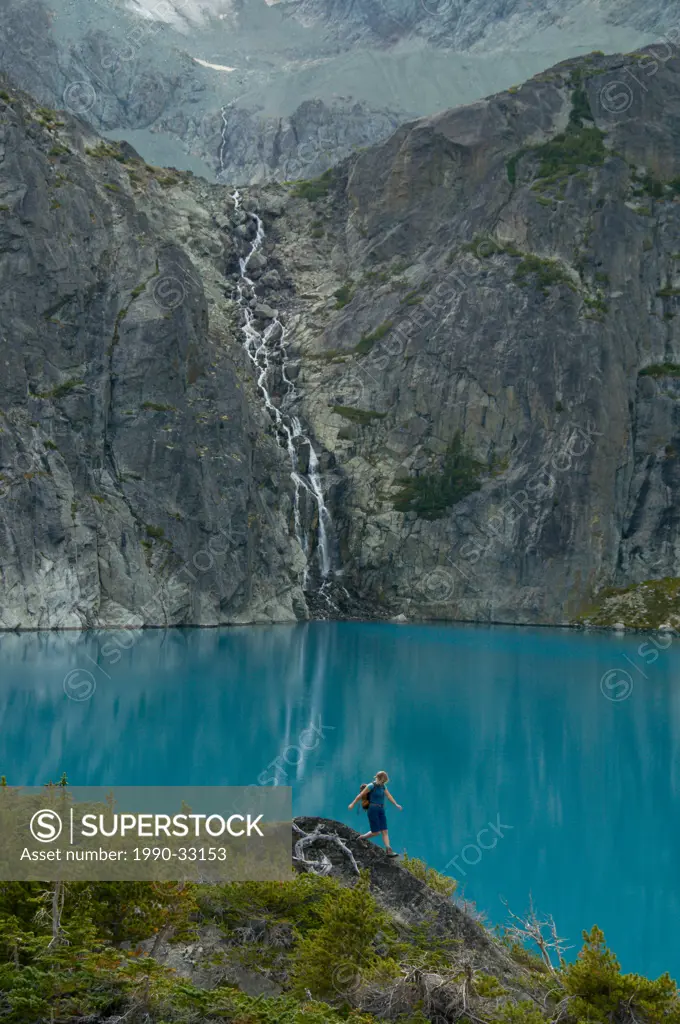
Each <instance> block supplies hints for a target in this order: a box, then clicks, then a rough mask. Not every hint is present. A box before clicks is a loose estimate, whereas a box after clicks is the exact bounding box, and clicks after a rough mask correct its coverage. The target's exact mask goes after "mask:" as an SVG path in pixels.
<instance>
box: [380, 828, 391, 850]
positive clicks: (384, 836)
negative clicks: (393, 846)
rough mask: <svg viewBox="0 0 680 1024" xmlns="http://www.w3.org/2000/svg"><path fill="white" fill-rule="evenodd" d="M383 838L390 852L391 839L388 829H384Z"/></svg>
mask: <svg viewBox="0 0 680 1024" xmlns="http://www.w3.org/2000/svg"><path fill="white" fill-rule="evenodd" d="M382 837H383V843H384V844H385V849H386V850H389V849H390V837H389V835H388V834H387V829H386V828H385V829H383V834H382Z"/></svg>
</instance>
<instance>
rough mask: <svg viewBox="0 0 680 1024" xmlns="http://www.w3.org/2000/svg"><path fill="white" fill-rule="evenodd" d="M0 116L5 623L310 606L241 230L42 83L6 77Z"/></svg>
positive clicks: (263, 614)
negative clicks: (233, 268) (238, 280)
mask: <svg viewBox="0 0 680 1024" xmlns="http://www.w3.org/2000/svg"><path fill="white" fill-rule="evenodd" d="M0 121H1V123H0V133H1V134H0V147H1V149H0V154H1V155H0V160H1V163H0V201H1V205H0V239H1V241H0V251H1V252H2V257H1V259H0V268H1V269H0V273H1V274H2V281H3V288H2V299H1V300H0V307H1V312H0V323H1V324H2V332H3V337H2V349H1V351H2V361H3V373H2V384H1V386H0V390H1V392H2V397H1V399H0V410H1V411H0V416H1V418H2V425H1V428H0V430H1V432H0V467H1V468H0V474H1V475H0V482H1V485H2V500H1V501H0V521H1V523H2V527H1V530H0V536H1V537H2V540H1V542H0V550H1V551H2V569H1V583H0V589H1V593H2V596H1V598H0V624H1V625H2V626H3V627H4V628H13V627H15V626H28V627H36V628H41V627H48V628H49V627H60V628H65V627H79V626H85V625H94V624H96V623H109V624H115V625H119V626H124V625H132V624H133V623H134V622H138V623H141V622H143V621H144V622H163V621H171V622H182V621H186V622H191V621H195V622H202V623H204V624H210V623H211V622H212V623H215V622H219V621H224V620H225V619H229V620H231V621H238V620H241V619H243V620H245V621H253V620H257V619H261V618H263V619H271V618H276V619H279V618H284V619H285V618H294V617H295V616H296V615H297V614H300V613H301V614H304V608H305V604H304V598H303V596H302V591H301V589H300V585H299V579H300V572H299V565H300V562H301V561H304V559H303V558H302V553H301V552H300V550H299V547H298V545H297V542H296V540H295V537H294V535H293V536H291V535H290V533H289V530H288V525H287V520H288V516H289V515H290V512H291V490H292V488H291V483H290V478H289V474H288V473H287V472H286V470H285V466H284V464H283V463H282V461H281V459H280V457H279V452H278V449H277V446H276V442H275V441H274V439H273V438H272V437H271V435H270V434H268V432H267V430H266V419H265V418H264V416H263V413H262V411H261V408H260V405H259V403H258V402H257V401H256V400H254V399H253V398H252V395H251V397H250V399H249V397H248V392H249V391H251V390H252V382H251V381H249V380H248V379H247V377H248V375H247V374H246V372H245V362H246V358H245V356H244V354H243V353H242V350H241V347H240V345H239V344H238V343H237V341H236V336H237V327H236V325H235V322H234V319H233V312H232V310H230V309H229V306H228V303H225V301H224V294H223V293H224V278H223V276H222V275H221V274H220V273H219V270H218V268H219V267H224V266H225V265H226V264H227V263H228V262H230V261H233V259H234V255H235V254H234V250H233V247H232V246H231V244H230V241H229V239H228V236H225V235H224V234H223V233H221V232H220V230H219V229H216V227H215V225H214V224H212V223H211V220H210V215H209V214H208V212H207V211H206V210H205V209H204V208H202V207H201V206H199V204H198V202H197V201H196V200H195V199H193V198H192V194H191V189H190V188H188V189H187V190H186V192H181V191H179V190H178V192H177V200H178V203H177V205H173V206H172V207H171V206H170V205H169V204H168V202H167V197H166V191H165V190H166V189H167V188H168V186H169V185H170V184H171V183H172V181H173V180H175V181H178V179H173V178H172V177H168V176H167V175H166V174H165V172H159V173H155V172H154V171H153V170H152V169H148V168H146V167H145V165H144V164H143V163H142V162H141V161H137V162H135V163H133V164H126V163H123V162H119V161H123V160H124V155H123V153H121V151H120V150H119V149H118V148H117V147H116V148H112V149H107V147H106V145H105V144H103V143H101V140H99V139H97V138H96V137H94V136H92V137H90V136H88V135H84V134H83V133H82V132H81V131H80V130H79V128H78V127H77V126H76V125H75V124H73V123H71V122H69V123H68V124H65V123H64V122H63V120H60V119H59V118H58V117H57V115H55V114H54V113H51V112H49V111H47V110H46V109H44V108H43V109H36V107H35V105H34V104H33V103H31V102H29V101H28V100H27V99H26V98H24V97H20V96H18V94H16V93H12V94H10V93H8V92H5V91H3V92H2V94H1V95H0ZM197 192H198V195H199V196H200V194H201V189H200V186H199V187H198V189H197ZM143 197H144V198H143ZM222 202H223V204H224V205H225V206H226V205H227V198H226V190H225V193H224V194H223V195H222ZM244 217H245V215H244ZM206 226H209V228H210V230H208V231H207V232H206V230H205V229H206ZM190 239H191V240H193V241H191V243H190ZM188 244H191V245H193V244H195V245H196V246H197V252H196V254H195V259H196V262H195V263H194V262H192V261H191V260H190V258H189V256H188V249H187V245H188ZM199 252H202V253H203V255H202V256H200V255H198V253H199ZM204 259H207V261H208V262H207V264H206V265H205V266H203V260H204ZM218 308H219V312H218V311H217V310H218ZM296 565H297V566H298V569H297V570H296V568H295V567H296Z"/></svg>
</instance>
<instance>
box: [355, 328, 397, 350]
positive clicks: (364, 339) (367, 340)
mask: <svg viewBox="0 0 680 1024" xmlns="http://www.w3.org/2000/svg"><path fill="white" fill-rule="evenodd" d="M392 327H393V324H392V321H391V320H386V321H385V323H384V324H380V326H379V327H376V329H375V330H374V331H370V332H369V333H368V334H362V335H361V341H360V342H359V343H358V344H357V345H355V346H354V351H355V352H356V354H357V355H360V356H365V355H366V354H367V353H368V352H370V351H371V349H372V348H373V346H374V345H375V343H376V341H380V339H381V338H384V337H385V335H386V334H388V333H389V332H390V331H391V330H392Z"/></svg>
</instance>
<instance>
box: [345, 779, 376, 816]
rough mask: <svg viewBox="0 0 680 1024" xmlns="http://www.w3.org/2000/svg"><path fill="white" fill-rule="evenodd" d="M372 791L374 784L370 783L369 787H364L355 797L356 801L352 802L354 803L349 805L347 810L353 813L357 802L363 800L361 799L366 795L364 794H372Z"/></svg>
mask: <svg viewBox="0 0 680 1024" xmlns="http://www.w3.org/2000/svg"><path fill="white" fill-rule="evenodd" d="M372 789H373V783H372V782H369V784H368V785H367V786H364V788H363V789H362V790H361V791H360V792H359V793H357V795H356V796H355V797H354V800H352V803H351V804H350V805H349V807H348V808H347V810H348V811H351V810H352V809H353V807H354V805H355V803H356V802H357V800H361V798H362V796H363V795H364V793H370V792H371V790H372Z"/></svg>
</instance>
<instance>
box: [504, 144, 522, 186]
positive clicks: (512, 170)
mask: <svg viewBox="0 0 680 1024" xmlns="http://www.w3.org/2000/svg"><path fill="white" fill-rule="evenodd" d="M525 153H526V149H520V150H518V151H517V152H516V153H513V154H512V156H511V157H510V159H509V160H508V161H507V162H506V164H505V170H506V172H507V175H508V181H509V182H510V184H511V185H514V184H515V182H516V181H517V164H518V163H519V161H520V160H521V159H522V157H523V156H524V154H525Z"/></svg>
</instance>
